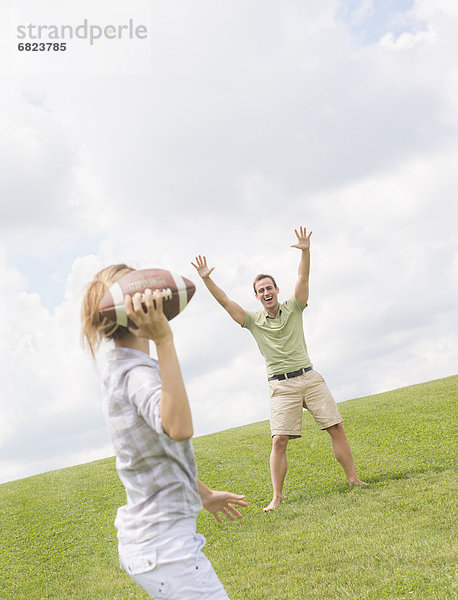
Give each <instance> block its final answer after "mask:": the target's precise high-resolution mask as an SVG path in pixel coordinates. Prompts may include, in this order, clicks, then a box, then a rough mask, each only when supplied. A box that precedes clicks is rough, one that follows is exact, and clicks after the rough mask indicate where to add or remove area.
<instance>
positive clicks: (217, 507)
mask: <svg viewBox="0 0 458 600" xmlns="http://www.w3.org/2000/svg"><path fill="white" fill-rule="evenodd" d="M197 487H198V489H199V494H200V498H201V500H202V505H203V507H204V508H205V509H206V510H208V512H210V513H211V514H212V515H213V516H214V517H215V519H216V520H217V522H218V523H221V517H220V516H219V514H218V513H220V512H221V513H223V515H224V516H225V517H226V518H228V519H229V521H233V520H234V517H237V519H241V518H242V515H241V513H240V512H239V511H238V510H237V509H236V508H235V507H234V506H233V504H237V505H238V506H248V504H247V503H246V502H245V501H244V498H245V496H242V495H240V494H232V493H231V492H218V491H216V490H211V489H210V488H209V487H207V486H206V485H205V484H203V483H202V482H201V481H199V480H197Z"/></svg>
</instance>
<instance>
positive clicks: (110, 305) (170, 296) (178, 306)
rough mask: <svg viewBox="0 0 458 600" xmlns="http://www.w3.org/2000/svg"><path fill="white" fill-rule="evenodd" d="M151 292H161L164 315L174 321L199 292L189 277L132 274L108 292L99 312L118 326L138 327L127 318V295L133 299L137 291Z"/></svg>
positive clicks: (168, 273) (144, 271)
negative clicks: (125, 300) (125, 303)
mask: <svg viewBox="0 0 458 600" xmlns="http://www.w3.org/2000/svg"><path fill="white" fill-rule="evenodd" d="M147 289H150V290H152V291H153V292H154V290H161V292H162V297H163V305H162V306H163V310H164V314H165V316H166V317H167V319H168V320H169V321H170V320H171V319H173V318H174V317H176V316H177V315H178V314H179V313H180V312H181V311H182V310H183V309H184V308H185V307H186V305H187V304H188V302H189V301H190V300H191V298H192V297H193V295H194V292H195V291H196V286H195V285H194V284H193V282H192V281H190V280H189V279H186V277H182V276H181V275H177V274H176V273H172V272H171V271H166V270H164V269H141V270H138V271H131V272H130V273H127V275H124V277H121V279H119V280H118V281H117V282H116V283H114V284H113V285H112V286H111V287H110V288H109V289H108V290H107V291H106V292H105V295H104V296H103V298H102V300H101V302H100V305H99V310H100V312H101V314H102V315H103V316H104V317H106V318H107V319H110V321H113V322H114V323H117V324H118V325H123V326H124V327H135V325H134V324H133V323H132V322H131V321H130V320H128V319H127V315H126V310H125V306H124V296H125V295H126V294H129V295H130V296H133V295H134V294H136V293H137V292H139V293H140V294H144V292H145V290H147Z"/></svg>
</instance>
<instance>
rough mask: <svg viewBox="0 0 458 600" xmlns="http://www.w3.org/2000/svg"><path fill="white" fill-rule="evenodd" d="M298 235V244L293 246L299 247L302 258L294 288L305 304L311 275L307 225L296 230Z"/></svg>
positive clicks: (299, 298) (295, 294)
mask: <svg viewBox="0 0 458 600" xmlns="http://www.w3.org/2000/svg"><path fill="white" fill-rule="evenodd" d="M294 233H295V234H296V237H297V244H292V245H291V248H298V249H299V250H300V251H301V260H300V261H299V270H298V278H297V282H296V287H295V289H294V296H295V297H296V298H297V299H298V300H299V302H300V303H301V304H303V305H304V306H305V305H306V304H307V300H308V299H309V275H310V236H311V235H312V232H310V233H309V234H308V235H307V231H306V228H305V227H302V226H301V227H300V228H299V231H298V230H297V229H295V230H294Z"/></svg>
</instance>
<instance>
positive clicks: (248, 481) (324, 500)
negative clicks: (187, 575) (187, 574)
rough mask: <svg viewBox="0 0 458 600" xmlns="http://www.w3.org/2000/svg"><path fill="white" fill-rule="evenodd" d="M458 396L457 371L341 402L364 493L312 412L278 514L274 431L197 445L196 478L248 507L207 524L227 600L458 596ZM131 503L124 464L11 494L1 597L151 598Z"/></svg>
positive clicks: (231, 433) (3, 522) (251, 429)
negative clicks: (118, 526) (137, 567)
mask: <svg viewBox="0 0 458 600" xmlns="http://www.w3.org/2000/svg"><path fill="white" fill-rule="evenodd" d="M457 399H458V376H453V377H447V378H445V379H440V380H437V381H431V382H428V383H424V384H419V385H414V386H410V387H407V388H402V389H398V390H394V391H391V392H387V393H384V394H378V395H375V396H370V397H367V398H359V399H356V400H350V401H347V402H344V403H341V404H340V405H339V407H340V410H341V413H342V416H343V418H344V422H345V428H346V431H347V435H348V437H349V439H350V442H351V445H352V449H353V454H354V458H355V462H356V464H357V469H358V473H359V475H360V477H361V478H362V479H364V480H365V481H366V482H368V483H369V486H368V487H367V488H364V489H360V488H358V489H350V488H349V487H348V486H347V485H346V481H345V478H344V475H343V472H342V471H341V469H340V467H339V465H338V464H337V463H336V461H335V460H334V458H333V456H332V451H331V445H330V441H329V439H328V438H329V436H328V435H327V434H326V433H324V432H320V431H319V430H318V429H317V428H316V425H315V424H314V422H313V420H312V419H311V417H310V415H309V414H308V413H306V414H305V415H304V417H305V418H304V428H303V437H302V439H300V440H294V441H292V442H291V443H290V444H289V446H288V459H289V471H288V475H287V479H286V483H285V495H284V504H283V505H282V506H281V507H280V508H279V509H278V510H277V511H275V512H273V513H269V514H264V513H263V511H262V507H263V506H265V505H266V504H267V503H268V502H269V500H270V494H271V488H270V475H269V468H268V459H269V452H270V435H269V427H268V423H267V422H261V423H255V424H253V425H249V426H246V427H240V428H236V429H231V430H227V431H223V432H221V433H218V434H213V435H209V436H204V437H200V438H197V439H195V440H194V446H195V450H196V457H197V464H198V467H199V475H200V478H201V479H202V480H203V481H204V482H205V483H207V484H208V485H210V486H211V487H214V488H216V489H229V490H231V491H234V492H240V493H245V494H246V495H247V500H248V502H249V507H248V508H247V509H245V510H244V511H243V512H244V518H243V519H242V520H241V521H238V522H236V523H229V522H224V523H221V524H220V525H218V524H217V523H216V522H215V521H214V519H213V518H212V517H211V516H210V515H208V514H202V515H201V516H200V517H199V522H198V530H199V531H200V532H201V533H203V534H204V535H205V536H206V538H207V546H206V549H205V552H206V554H207V556H208V557H209V558H210V559H211V561H212V563H213V565H214V567H215V569H216V571H217V573H218V575H219V576H220V579H221V580H222V581H223V583H224V585H225V587H226V589H227V590H228V593H229V596H230V598H231V600H296V599H297V600H308V599H310V600H312V599H314V600H337V599H339V600H341V599H347V598H353V599H371V600H380V599H388V600H391V599H416V600H417V599H418V600H428V599H432V598H434V599H440V600H447V599H452V598H455V597H456V588H455V587H454V584H455V580H454V570H455V569H454V567H455V559H456V537H455V535H454V528H453V527H454V524H455V519H456V509H455V506H456V481H457V478H456V470H454V464H453V461H454V456H455V440H456V417H455V415H456V407H457ZM123 503H124V492H123V489H122V487H121V485H120V483H119V480H118V478H117V475H116V471H115V465H114V459H106V460H101V461H97V462H93V463H89V464H86V465H80V466H78V467H72V468H68V469H62V470H59V471H53V472H50V473H45V474H43V475H38V476H35V477H30V478H27V479H22V480H19V481H14V482H11V483H7V484H3V485H1V486H0V530H1V535H0V562H1V567H0V573H1V576H0V598H1V599H2V600H10V599H11V600H13V599H14V600H70V599H71V600H127V599H135V600H139V599H142V598H145V599H146V598H148V596H147V595H146V594H144V593H143V592H142V590H140V588H137V587H136V586H135V584H133V583H132V582H131V580H130V578H129V577H128V576H127V575H126V574H125V573H124V572H123V571H121V570H120V569H119V567H118V562H117V548H116V534H115V530H114V526H113V520H114V517H115V513H116V509H117V507H118V506H119V505H121V504H123Z"/></svg>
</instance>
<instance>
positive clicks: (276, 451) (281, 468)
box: [264, 435, 289, 512]
mask: <svg viewBox="0 0 458 600" xmlns="http://www.w3.org/2000/svg"><path fill="white" fill-rule="evenodd" d="M288 442H289V435H274V436H273V438H272V451H271V453H270V476H271V478H272V488H273V496H272V501H271V503H270V504H269V505H268V506H266V507H265V508H264V511H265V512H267V511H269V510H274V509H275V508H277V507H278V506H280V504H281V494H282V490H283V482H284V481H285V477H286V471H287V469H288V461H287V458H286V446H287V445H288Z"/></svg>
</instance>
